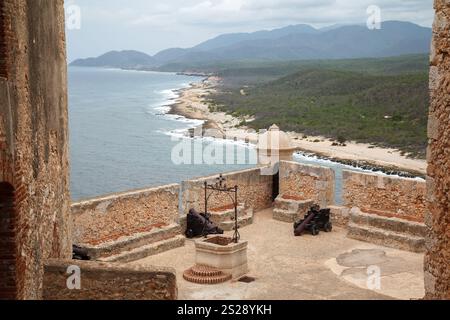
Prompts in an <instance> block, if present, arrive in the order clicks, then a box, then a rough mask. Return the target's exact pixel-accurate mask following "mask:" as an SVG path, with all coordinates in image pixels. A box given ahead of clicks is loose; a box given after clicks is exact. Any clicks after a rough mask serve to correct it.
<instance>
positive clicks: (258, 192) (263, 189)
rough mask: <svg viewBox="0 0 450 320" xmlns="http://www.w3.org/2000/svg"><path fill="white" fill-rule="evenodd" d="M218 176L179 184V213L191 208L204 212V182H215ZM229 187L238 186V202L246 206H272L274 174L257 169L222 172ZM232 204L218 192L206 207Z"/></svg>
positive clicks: (258, 207)
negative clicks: (263, 173)
mask: <svg viewBox="0 0 450 320" xmlns="http://www.w3.org/2000/svg"><path fill="white" fill-rule="evenodd" d="M217 177H218V175H215V176H211V177H205V178H199V179H196V180H189V181H185V182H183V183H182V185H181V187H182V206H181V213H182V214H187V213H188V212H189V210H190V209H196V210H198V211H200V212H204V211H205V191H204V183H205V181H206V182H207V183H209V184H214V183H216V178H217ZM223 177H224V178H226V184H227V186H228V187H233V186H235V185H237V186H238V187H239V190H238V202H239V203H243V204H245V206H246V207H247V208H253V210H254V211H255V212H256V211H259V210H263V209H267V208H270V207H271V206H272V197H273V176H270V175H269V176H267V175H262V174H261V169H260V168H255V169H249V170H243V171H238V172H231V173H227V174H224V175H223ZM231 204H233V202H232V200H231V199H230V198H229V197H228V196H227V195H226V194H223V193H218V194H215V195H213V196H211V198H210V199H209V203H208V205H209V208H211V209H214V208H219V207H225V206H227V205H231Z"/></svg>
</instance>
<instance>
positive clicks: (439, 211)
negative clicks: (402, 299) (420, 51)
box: [425, 0, 450, 299]
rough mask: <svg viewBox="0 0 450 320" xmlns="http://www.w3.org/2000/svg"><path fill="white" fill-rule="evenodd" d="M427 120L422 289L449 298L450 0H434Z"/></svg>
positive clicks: (437, 297) (433, 297)
mask: <svg viewBox="0 0 450 320" xmlns="http://www.w3.org/2000/svg"><path fill="white" fill-rule="evenodd" d="M434 7H435V10H436V16H435V21H434V25H433V43H432V48H431V56H430V61H431V68H430V94H431V106H430V115H429V123H428V137H429V148H428V155H427V156H428V180H427V185H428V208H427V213H426V217H425V223H426V225H427V227H428V234H427V239H426V240H427V241H426V246H427V253H426V256H425V291H426V298H428V299H450V118H449V114H450V1H448V0H435V2H434Z"/></svg>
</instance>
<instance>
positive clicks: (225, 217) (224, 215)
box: [210, 206, 247, 224]
mask: <svg viewBox="0 0 450 320" xmlns="http://www.w3.org/2000/svg"><path fill="white" fill-rule="evenodd" d="M210 214H211V221H212V222H214V223H215V224H220V223H221V222H226V221H230V220H232V219H234V209H227V210H224V211H211V212H210ZM246 214H247V212H246V211H245V207H244V206H239V207H238V217H244V216H246Z"/></svg>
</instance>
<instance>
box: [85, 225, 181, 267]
mask: <svg viewBox="0 0 450 320" xmlns="http://www.w3.org/2000/svg"><path fill="white" fill-rule="evenodd" d="M180 234H181V228H180V226H179V225H178V224H171V225H169V226H167V227H163V228H155V229H153V230H151V231H149V232H144V233H138V234H135V235H132V236H128V237H123V238H121V239H119V240H116V241H112V242H107V243H104V244H101V245H97V246H89V245H80V246H81V247H82V248H84V249H86V250H87V252H88V255H89V257H91V259H92V260H98V259H100V258H103V257H110V256H114V255H118V254H120V253H122V252H125V251H130V250H133V249H135V248H140V247H143V246H147V245H151V244H153V243H157V242H160V241H164V240H168V239H172V238H175V237H176V236H178V235H180Z"/></svg>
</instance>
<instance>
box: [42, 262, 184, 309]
mask: <svg viewBox="0 0 450 320" xmlns="http://www.w3.org/2000/svg"><path fill="white" fill-rule="evenodd" d="M70 266H77V267H79V268H80V290H76V289H74V290H70V289H68V287H67V279H68V278H69V276H70V275H71V274H68V273H67V271H68V268H69V267H70ZM71 272H72V270H71ZM177 295H178V289H177V283H176V271H175V270H174V269H171V268H153V267H142V266H125V265H120V264H111V263H99V262H86V261H73V260H72V261H71V260H66V261H63V260H50V261H48V262H46V264H45V268H44V289H43V298H44V299H45V300H176V299H177Z"/></svg>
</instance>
